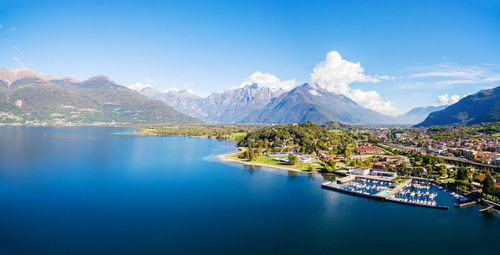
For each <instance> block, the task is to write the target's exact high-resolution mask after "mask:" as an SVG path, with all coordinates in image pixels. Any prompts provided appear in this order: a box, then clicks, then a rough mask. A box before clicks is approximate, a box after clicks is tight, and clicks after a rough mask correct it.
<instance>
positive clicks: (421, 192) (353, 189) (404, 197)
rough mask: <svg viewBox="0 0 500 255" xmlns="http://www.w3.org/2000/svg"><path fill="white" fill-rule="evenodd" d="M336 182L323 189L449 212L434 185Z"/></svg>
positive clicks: (360, 179) (360, 181)
mask: <svg viewBox="0 0 500 255" xmlns="http://www.w3.org/2000/svg"><path fill="white" fill-rule="evenodd" d="M350 179H351V181H349V182H344V181H345V180H342V181H339V182H338V183H336V182H325V183H323V184H322V185H321V186H322V188H325V189H329V190H334V191H338V192H343V193H347V194H352V195H356V196H362V197H366V198H371V199H376V200H381V201H389V202H394V203H399V204H405V205H410V206H418V207H426V208H435V209H444V210H447V209H448V207H447V206H443V205H439V204H438V203H437V202H436V201H435V198H436V197H437V196H438V194H437V192H435V191H432V190H431V188H432V184H431V183H428V182H419V181H418V180H411V179H408V180H405V181H403V182H402V183H399V182H393V181H383V180H374V179H369V178H361V177H356V178H354V179H352V178H350Z"/></svg>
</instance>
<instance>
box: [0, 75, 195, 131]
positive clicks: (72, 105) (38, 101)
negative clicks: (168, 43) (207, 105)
mask: <svg viewBox="0 0 500 255" xmlns="http://www.w3.org/2000/svg"><path fill="white" fill-rule="evenodd" d="M0 87H1V88H0V123H20V124H65V125H80V124H103V123H130V124H149V123H191V122H197V121H198V120H196V119H194V118H192V117H189V116H186V115H183V114H180V113H178V112H176V111H175V110H174V109H172V108H171V107H169V106H168V105H166V104H165V103H163V102H160V101H156V100H152V99H149V98H147V97H146V96H143V95H141V94H139V93H137V92H136V91H133V90H131V89H128V88H126V87H123V86H121V85H118V84H116V83H114V82H113V81H112V80H111V79H109V78H107V77H105V76H102V75H100V76H96V77H92V78H90V79H88V80H85V81H83V82H79V81H75V80H73V79H69V78H56V77H53V76H49V75H44V74H40V73H38V72H35V71H32V70H29V69H26V68H23V69H15V70H7V69H1V70H0Z"/></svg>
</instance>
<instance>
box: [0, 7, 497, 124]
mask: <svg viewBox="0 0 500 255" xmlns="http://www.w3.org/2000/svg"><path fill="white" fill-rule="evenodd" d="M0 24H1V27H0V37H1V38H0V39H2V41H1V42H0V67H3V68H17V67H21V66H25V67H28V68H31V69H33V70H36V71H39V72H42V73H47V74H51V75H55V76H71V77H74V78H76V79H81V80H83V79H86V78H89V77H91V76H94V75H96V74H104V75H106V76H109V77H110V78H112V79H113V80H115V81H116V82H118V83H120V84H123V85H126V86H128V85H131V84H136V83H138V82H139V83H141V84H149V85H151V86H153V87H155V88H157V89H160V90H165V89H168V88H171V87H177V88H181V89H182V88H190V89H192V90H193V91H194V92H196V93H199V94H204V95H207V94H210V93H211V92H214V91H217V92H221V91H224V90H225V89H227V88H230V87H235V86H240V84H241V83H242V82H243V81H245V80H246V81H249V78H248V77H249V76H251V75H252V74H254V73H255V72H256V71H260V72H262V73H264V74H269V76H264V77H263V78H264V79H267V78H269V77H271V76H270V75H271V74H272V75H273V76H272V78H274V76H276V77H277V78H279V79H280V80H281V81H287V80H293V79H295V83H296V84H301V83H304V82H309V81H311V80H312V78H311V73H312V72H313V70H315V67H318V65H321V64H322V63H323V64H324V66H327V67H328V66H330V69H328V68H326V69H325V68H323V69H321V70H320V71H322V72H321V75H322V76H321V77H320V78H318V79H319V80H318V79H316V80H315V81H320V83H323V84H325V85H324V86H325V88H329V89H331V90H333V91H335V92H339V93H345V94H348V95H349V96H351V98H353V99H355V101H358V102H359V103H360V104H362V105H363V106H365V107H368V108H372V109H376V110H378V111H380V112H384V113H389V114H395V113H398V112H405V111H407V110H409V109H410V108H412V107H415V106H425V105H436V104H438V96H441V97H440V98H441V99H440V103H450V102H452V101H454V100H455V99H456V98H458V97H462V96H463V95H466V94H468V93H474V92H476V91H478V90H480V89H484V88H490V87H494V86H498V85H500V43H499V42H500V2H499V1H349V2H346V1H173V2H168V1H157V2H156V1H9V0H3V1H1V2H0ZM329 52H336V53H338V54H339V55H340V57H341V59H338V58H333V55H329V56H331V57H332V58H330V60H332V61H334V62H332V63H333V64H331V65H329V63H330V62H328V61H327V54H328V53H329ZM335 61H336V62H335ZM342 61H347V62H342ZM335 63H337V64H338V65H336V64H335ZM357 63H359V66H360V67H361V68H362V69H363V70H361V71H360V70H359V69H357V68H356V67H353V68H350V66H351V65H350V64H354V65H355V64H357ZM337 67H338V68H340V69H342V68H344V69H342V70H345V72H346V73H347V74H346V75H347V76H342V77H337V76H335V77H331V76H329V75H330V74H331V73H332V72H335V70H336V69H335V68H337ZM348 67H349V68H348ZM345 68H347V69H345ZM318 70H319V69H318ZM252 77H254V76H252ZM353 77H354V78H353ZM261 78H262V77H261ZM250 80H252V79H250ZM328 82H333V83H335V84H329V83H328ZM337 83H341V85H339V84H337ZM287 84H290V83H287ZM344 85H345V86H344ZM346 86H347V87H346ZM445 94H446V95H447V97H445V96H444V95H445ZM455 95H456V96H455ZM453 96H455V97H453ZM452 97H453V99H452Z"/></svg>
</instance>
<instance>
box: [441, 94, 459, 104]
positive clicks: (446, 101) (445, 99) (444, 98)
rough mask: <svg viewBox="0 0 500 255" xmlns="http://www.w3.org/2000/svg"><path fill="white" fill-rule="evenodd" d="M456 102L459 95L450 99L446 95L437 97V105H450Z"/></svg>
mask: <svg viewBox="0 0 500 255" xmlns="http://www.w3.org/2000/svg"><path fill="white" fill-rule="evenodd" d="M458 100H460V96H459V95H452V96H451V97H448V93H445V94H444V95H441V96H438V98H437V102H438V105H450V104H454V103H456V102H458Z"/></svg>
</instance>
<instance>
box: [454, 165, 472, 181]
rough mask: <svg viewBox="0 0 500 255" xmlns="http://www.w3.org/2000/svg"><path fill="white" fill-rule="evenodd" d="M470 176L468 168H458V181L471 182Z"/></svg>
mask: <svg viewBox="0 0 500 255" xmlns="http://www.w3.org/2000/svg"><path fill="white" fill-rule="evenodd" d="M469 176H470V173H469V169H467V168H466V167H463V166H462V167H460V168H458V170H457V180H460V181H468V180H469Z"/></svg>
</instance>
